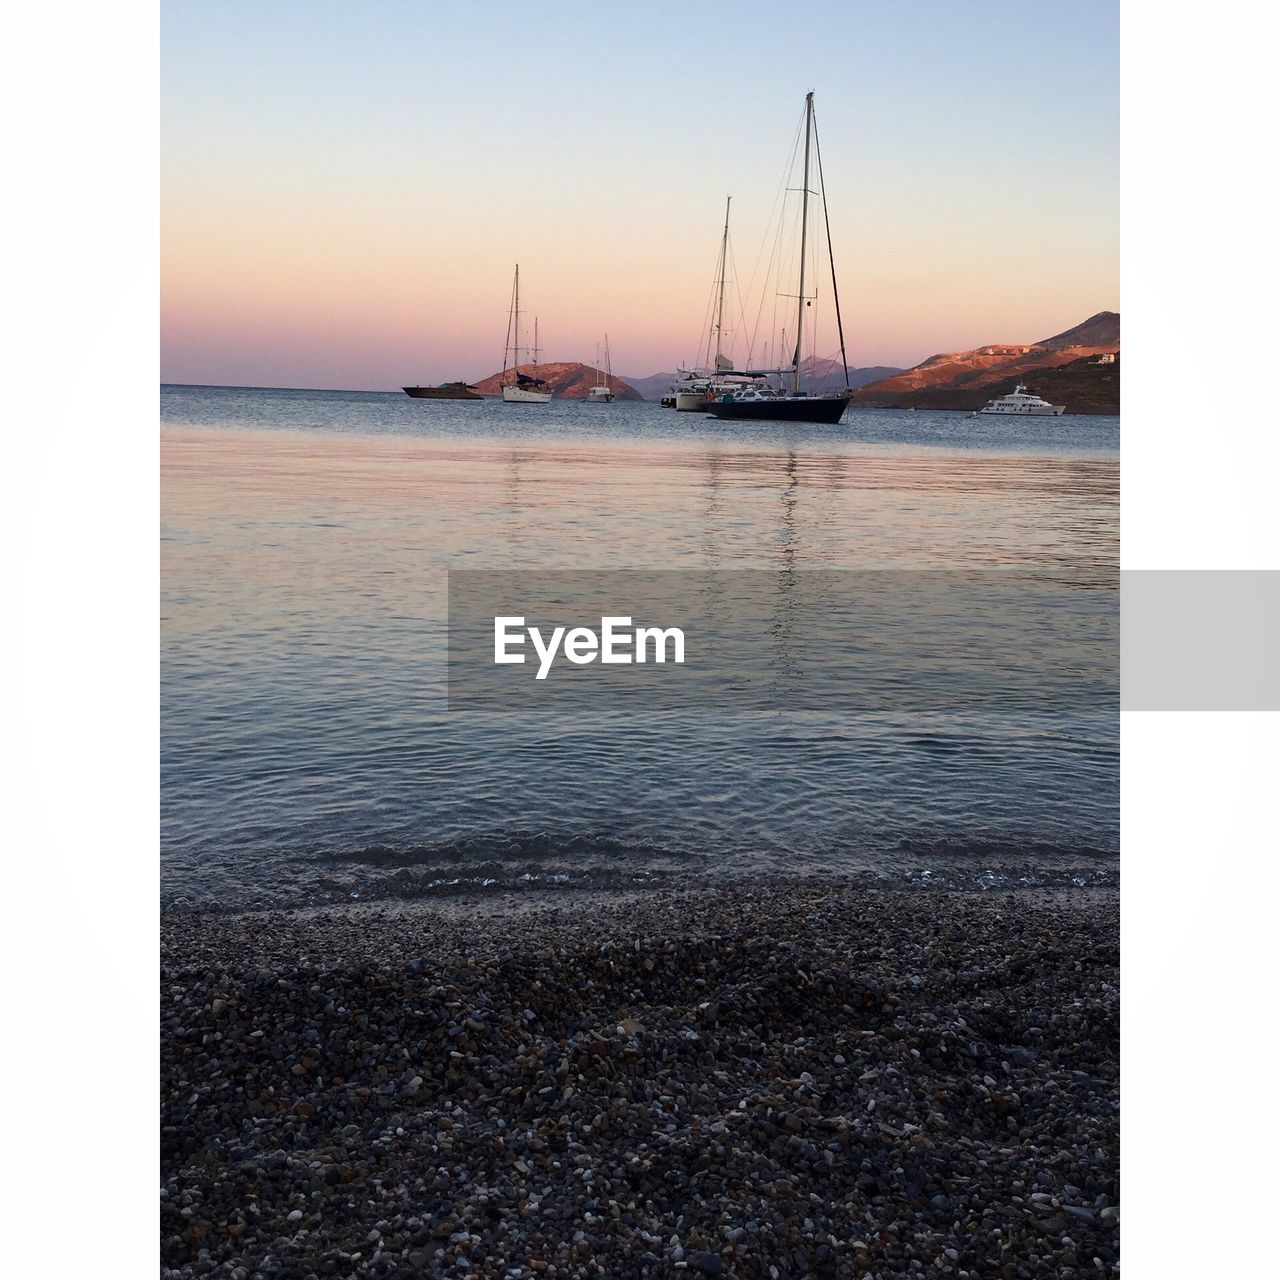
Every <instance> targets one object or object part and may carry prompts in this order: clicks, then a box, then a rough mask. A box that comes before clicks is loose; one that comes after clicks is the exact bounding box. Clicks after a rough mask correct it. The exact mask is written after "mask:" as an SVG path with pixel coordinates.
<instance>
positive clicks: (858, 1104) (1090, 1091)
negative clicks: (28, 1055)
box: [161, 881, 1119, 1280]
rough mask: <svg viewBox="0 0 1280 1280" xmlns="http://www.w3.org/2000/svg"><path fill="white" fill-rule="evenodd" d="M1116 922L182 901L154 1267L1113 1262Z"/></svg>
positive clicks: (536, 1272) (1032, 899)
mask: <svg viewBox="0 0 1280 1280" xmlns="http://www.w3.org/2000/svg"><path fill="white" fill-rule="evenodd" d="M1118 935H1119V921H1118V907H1117V901H1116V897H1115V894H1114V893H1113V892H1111V891H1107V890H1080V891H1076V892H1068V891H1058V892H1053V893H1049V892H1039V893H1037V892H1035V891H1031V890H1027V891H1022V892H1018V893H1014V894H1003V893H1002V894H982V893H955V892H947V891H943V890H911V891H901V890H885V889H876V888H868V887H866V886H863V885H857V884H851V883H840V882H833V883H825V884H814V883H806V882H803V881H801V882H796V881H790V882H786V883H778V884H768V883H764V884H760V883H757V884H754V885H751V886H749V887H748V886H736V887H735V886H730V887H724V888H717V889H707V888H701V889H697V890H692V891H674V890H665V891H649V892H646V893H636V894H630V893H620V894H597V895H579V894H570V893H563V894H555V893H543V894H524V895H520V894H512V895H506V896H501V895H500V896H497V897H490V898H484V899H480V898H476V899H469V900H467V899H464V900H453V901H448V902H434V901H417V902H411V903H394V904H391V903H389V904H382V905H379V904H367V905H363V904H353V905H352V906H350V907H343V908H337V909H326V910H318V911H294V912H253V913H203V914H191V915H177V916H169V917H167V918H166V919H165V920H164V921H163V924H162V993H161V995H162V1021H161V1063H162V1093H161V1096H162V1106H161V1154H162V1189H161V1272H162V1275H164V1276H166V1277H179V1276H182V1277H185V1276H225V1277H231V1278H233V1280H250V1277H299V1278H306V1277H325V1276H381V1277H398V1276H453V1277H465V1276H486V1277H487V1276H499V1277H513V1278H514V1277H532V1276H539V1277H586V1276H609V1277H629V1276H635V1277H656V1276H674V1275H691V1276H699V1275H722V1276H737V1277H755V1276H761V1277H764V1276H768V1277H778V1276H807V1275H814V1276H904V1275H905V1276H913V1277H927V1276H939V1275H953V1276H959V1277H989V1276H999V1277H1023V1276H1049V1275H1053V1276H1062V1277H1072V1276H1086V1275H1088V1276H1093V1275H1112V1274H1116V1273H1118V1250H1119V1241H1118V1231H1119V1203H1118V1040H1119V1030H1118V942H1119V937H1118Z"/></svg>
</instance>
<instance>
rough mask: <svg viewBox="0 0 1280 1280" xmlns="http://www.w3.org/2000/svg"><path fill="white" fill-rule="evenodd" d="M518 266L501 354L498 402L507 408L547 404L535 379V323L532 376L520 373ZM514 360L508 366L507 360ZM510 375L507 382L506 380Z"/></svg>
mask: <svg viewBox="0 0 1280 1280" xmlns="http://www.w3.org/2000/svg"><path fill="white" fill-rule="evenodd" d="M520 351H521V347H520V264H519V263H518V262H517V263H516V279H515V285H514V287H513V289H512V293H511V311H510V313H509V314H508V316H507V345H506V346H505V347H504V348H503V350H502V399H503V400H504V401H505V402H506V403H507V404H549V403H550V401H551V392H550V391H547V390H545V388H546V385H547V384H546V383H545V382H544V381H543V380H542V379H541V378H539V377H538V321H537V318H536V317H535V318H534V321H533V364H532V365H531V366H530V367H531V370H532V372H530V373H522V372H521V371H520ZM508 356H514V360H513V362H512V364H510V365H508V364H507V357H508ZM508 372H510V374H511V380H510V381H508V380H507V374H508Z"/></svg>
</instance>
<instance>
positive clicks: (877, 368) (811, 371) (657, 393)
mask: <svg viewBox="0 0 1280 1280" xmlns="http://www.w3.org/2000/svg"><path fill="white" fill-rule="evenodd" d="M901 372H902V370H901V369H895V368H893V367H892V366H891V365H871V366H868V367H867V368H865V369H850V370H849V385H850V386H851V387H862V386H865V385H866V384H867V383H868V382H878V381H879V380H880V379H882V378H887V377H889V376H890V375H891V374H895V373H901ZM679 376H680V375H679V374H677V373H652V374H650V375H649V376H648V377H647V378H628V379H627V381H628V382H629V383H630V384H631V385H632V386H633V387H635V389H636V390H637V391H638V392H639V393H640V394H641V395H642V396H643V397H644V398H645V399H646V400H661V399H662V397H663V396H665V395H666V394H667V392H668V391H670V390H671V384H672V383H673V382H674V381H675V380H676V379H677V378H678V377H679ZM802 377H803V378H804V379H805V381H806V382H808V380H809V379H810V378H811V377H813V378H814V381H815V385H816V387H817V389H818V390H819V391H834V390H835V389H836V388H837V387H843V386H844V370H843V369H841V367H840V363H839V361H836V360H818V361H812V360H811V361H807V362H806V363H805V366H804V368H803V370H802Z"/></svg>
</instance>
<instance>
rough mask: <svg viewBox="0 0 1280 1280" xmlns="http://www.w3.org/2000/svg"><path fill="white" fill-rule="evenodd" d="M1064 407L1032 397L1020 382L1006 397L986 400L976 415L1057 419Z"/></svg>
mask: <svg viewBox="0 0 1280 1280" xmlns="http://www.w3.org/2000/svg"><path fill="white" fill-rule="evenodd" d="M1066 407H1067V406H1066V405H1065V404H1050V403H1049V402H1048V401H1047V400H1042V399H1041V398H1040V397H1039V396H1033V395H1032V394H1031V393H1030V392H1029V391H1028V390H1027V388H1026V387H1025V386H1024V385H1023V384H1022V383H1021V382H1020V383H1018V385H1017V387H1016V388H1015V389H1014V390H1013V391H1011V392H1010V393H1009V394H1008V395H1007V396H998V397H997V398H996V399H994V400H988V401H987V403H986V404H984V405H983V406H982V408H981V409H979V410H978V413H998V414H1006V415H1019V416H1022V417H1034V418H1057V417H1059V416H1061V414H1062V413H1063V412H1064V411H1065V410H1066ZM970 416H972V417H975V418H976V417H977V416H978V414H977V413H975V414H972V415H970Z"/></svg>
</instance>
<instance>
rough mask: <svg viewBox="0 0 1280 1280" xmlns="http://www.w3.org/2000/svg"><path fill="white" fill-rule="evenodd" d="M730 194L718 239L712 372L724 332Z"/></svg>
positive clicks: (727, 198) (716, 365) (718, 362)
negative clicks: (722, 237) (714, 345)
mask: <svg viewBox="0 0 1280 1280" xmlns="http://www.w3.org/2000/svg"><path fill="white" fill-rule="evenodd" d="M732 199H733V197H732V196H725V198H724V239H722V240H721V241H720V299H719V301H718V302H717V303H716V363H715V368H714V369H713V370H712V372H713V373H719V372H720V340H721V336H722V335H723V333H724V273H725V269H726V260H727V258H728V256H729V255H728V249H729V202H730V201H731V200H732Z"/></svg>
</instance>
